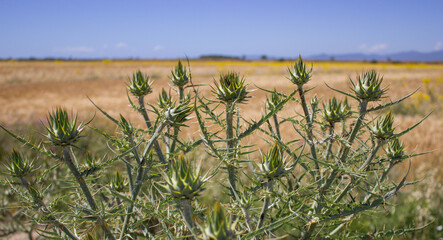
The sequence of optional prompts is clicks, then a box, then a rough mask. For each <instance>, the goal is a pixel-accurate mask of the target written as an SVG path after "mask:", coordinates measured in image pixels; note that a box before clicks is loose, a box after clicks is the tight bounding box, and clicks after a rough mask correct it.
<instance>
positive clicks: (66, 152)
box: [63, 146, 98, 211]
mask: <svg viewBox="0 0 443 240" xmlns="http://www.w3.org/2000/svg"><path fill="white" fill-rule="evenodd" d="M63 159H64V162H65V163H66V165H68V168H69V170H71V172H72V174H73V175H74V177H75V180H77V183H78V184H79V185H80V188H81V189H82V192H83V195H85V197H86V201H88V204H89V206H90V207H91V209H92V210H94V211H96V210H97V209H98V208H97V204H96V203H95V200H94V198H93V197H92V194H91V192H90V191H89V188H88V185H86V182H85V180H84V179H83V177H82V176H81V174H80V172H79V171H78V169H77V167H76V166H75V165H74V163H73V162H72V158H71V153H70V149H69V147H67V146H65V147H63Z"/></svg>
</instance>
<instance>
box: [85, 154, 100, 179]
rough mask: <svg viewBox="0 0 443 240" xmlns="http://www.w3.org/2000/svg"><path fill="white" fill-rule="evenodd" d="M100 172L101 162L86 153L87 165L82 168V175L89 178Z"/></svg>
mask: <svg viewBox="0 0 443 240" xmlns="http://www.w3.org/2000/svg"><path fill="white" fill-rule="evenodd" d="M98 170H100V162H99V161H98V160H97V159H96V158H94V157H92V156H91V154H89V153H86V157H85V163H84V164H83V166H82V171H81V175H82V176H89V175H91V174H93V173H95V172H97V171H98Z"/></svg>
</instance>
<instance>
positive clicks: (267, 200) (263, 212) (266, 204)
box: [257, 179, 273, 230]
mask: <svg viewBox="0 0 443 240" xmlns="http://www.w3.org/2000/svg"><path fill="white" fill-rule="evenodd" d="M272 189H273V186H272V180H271V179H269V180H268V182H267V183H266V197H265V202H264V203H263V208H262V210H261V214H260V220H259V222H258V225H257V230H258V229H260V228H261V227H262V226H263V223H264V222H265V219H266V214H268V208H269V203H270V201H271V197H270V195H271V193H272Z"/></svg>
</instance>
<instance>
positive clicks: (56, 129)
mask: <svg viewBox="0 0 443 240" xmlns="http://www.w3.org/2000/svg"><path fill="white" fill-rule="evenodd" d="M47 121H48V126H45V127H46V131H47V132H48V134H47V135H46V137H47V138H48V140H49V142H51V143H52V144H54V145H55V146H68V145H71V144H73V143H74V142H76V141H77V140H78V139H79V138H80V133H81V132H82V131H83V129H84V127H85V124H84V123H80V124H78V126H77V115H74V116H72V114H71V117H69V116H68V113H67V112H66V110H65V109H63V108H60V107H59V108H57V109H56V110H55V111H54V112H52V113H49V116H48V117H47Z"/></svg>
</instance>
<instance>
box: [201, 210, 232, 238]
mask: <svg viewBox="0 0 443 240" xmlns="http://www.w3.org/2000/svg"><path fill="white" fill-rule="evenodd" d="M203 236H204V239H208V240H229V239H234V238H235V224H233V223H232V220H231V217H227V216H226V214H225V211H224V210H223V207H222V206H221V205H220V203H219V202H217V203H215V205H214V207H213V210H212V212H211V214H210V215H209V216H208V218H207V220H206V227H205V229H203Z"/></svg>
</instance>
